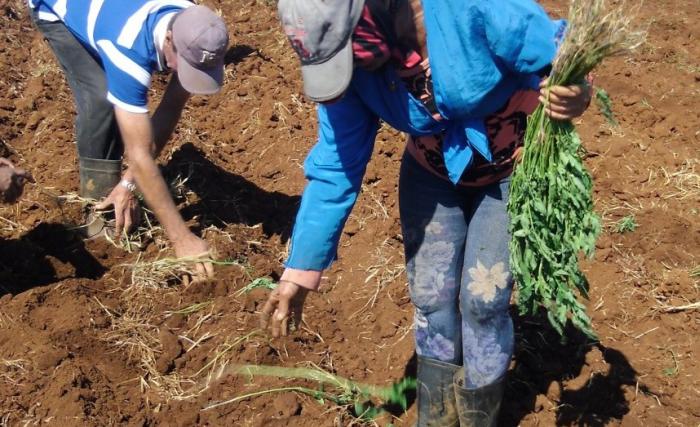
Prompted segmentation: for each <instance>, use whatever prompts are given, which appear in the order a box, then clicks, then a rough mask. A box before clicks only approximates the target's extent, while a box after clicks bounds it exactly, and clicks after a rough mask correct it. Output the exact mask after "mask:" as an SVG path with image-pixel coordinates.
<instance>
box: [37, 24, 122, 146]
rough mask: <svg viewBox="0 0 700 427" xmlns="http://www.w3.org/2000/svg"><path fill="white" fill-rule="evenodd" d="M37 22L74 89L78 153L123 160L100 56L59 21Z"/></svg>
mask: <svg viewBox="0 0 700 427" xmlns="http://www.w3.org/2000/svg"><path fill="white" fill-rule="evenodd" d="M32 19H33V20H34V24H35V25H36V26H37V28H38V29H39V31H41V33H42V34H43V36H44V38H46V40H47V41H48V42H49V46H50V47H51V50H53V53H54V54H55V55H56V58H57V59H58V62H59V64H61V68H63V71H64V73H65V76H66V80H67V81H68V85H69V86H70V88H71V91H72V92H73V98H74V99H75V109H76V110H77V112H78V115H77V117H76V119H75V136H76V140H77V142H78V144H77V145H78V155H79V156H80V157H85V158H88V159H98V160H121V158H122V154H123V152H124V147H123V144H122V140H121V135H120V133H119V128H118V127H117V121H116V119H115V117H114V106H113V105H112V104H111V103H110V102H109V101H108V100H107V81H106V79H105V72H104V69H102V65H100V62H99V60H98V59H97V58H95V57H93V56H92V55H91V54H90V52H89V51H88V50H87V49H86V48H85V47H84V46H83V45H82V44H80V42H79V41H78V39H76V38H75V36H74V35H73V33H71V32H70V31H69V30H68V28H66V26H65V25H64V24H63V23H62V22H60V21H56V22H49V21H44V20H41V19H38V17H37V16H36V14H35V13H34V14H33V16H32Z"/></svg>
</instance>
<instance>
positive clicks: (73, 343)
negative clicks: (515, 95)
mask: <svg viewBox="0 0 700 427" xmlns="http://www.w3.org/2000/svg"><path fill="white" fill-rule="evenodd" d="M209 4H210V5H211V6H213V7H214V8H216V9H218V10H220V11H221V12H222V14H223V16H225V19H226V21H227V22H228V24H229V26H230V29H231V32H232V48H231V50H230V52H229V54H228V56H227V62H228V65H227V77H228V78H227V81H226V84H225V86H224V89H223V91H222V93H221V94H218V95H216V96H213V97H210V98H198V97H197V98H194V99H192V101H191V102H190V103H189V105H188V108H187V110H186V112H185V113H184V115H183V120H182V122H181V124H180V126H179V127H178V130H177V134H176V135H175V137H174V138H173V141H172V142H171V144H170V145H169V146H168V148H167V149H166V152H165V153H164V154H163V155H162V158H161V159H160V160H161V164H162V165H163V170H164V173H165V175H166V176H167V177H168V179H169V181H171V182H172V186H173V189H174V192H175V193H176V196H177V201H178V203H179V206H180V208H181V212H182V214H183V215H184V217H185V218H186V220H187V221H188V222H189V224H190V225H191V227H192V228H193V229H194V230H197V232H200V233H202V234H203V235H204V236H205V237H206V238H207V240H208V241H209V242H210V243H211V244H212V245H214V246H215V247H216V250H217V255H218V258H220V259H226V260H229V263H228V265H224V266H220V267H219V269H218V274H217V278H216V280H214V281H211V282H206V283H200V284H195V285H190V286H187V287H185V286H182V285H177V284H172V283H171V284H170V285H168V286H157V287H153V288H143V287H142V288H139V287H135V286H134V285H133V284H132V279H133V278H132V273H133V272H134V271H133V268H132V266H133V265H134V263H136V262H137V260H138V262H139V263H141V265H143V263H147V262H151V261H153V260H156V259H159V258H164V257H167V256H168V255H171V252H170V251H169V248H168V247H167V242H166V241H165V239H164V237H163V234H162V231H161V230H160V229H159V228H158V227H157V225H156V224H153V227H151V228H150V229H147V228H144V229H142V235H141V237H140V239H139V240H138V241H137V242H134V243H133V244H131V245H130V246H124V245H122V246H119V245H113V244H111V243H109V242H106V241H89V242H83V241H81V240H79V239H77V238H76V236H75V235H74V232H73V231H72V229H71V227H72V226H71V224H77V223H78V222H79V219H80V217H81V203H80V201H79V200H77V199H76V197H75V194H76V191H77V184H78V174H77V164H76V163H77V162H76V157H75V152H76V150H75V146H74V143H73V133H72V128H73V124H72V120H73V115H74V108H73V103H72V98H71V94H70V91H69V88H68V87H67V85H66V83H65V81H64V79H63V76H62V73H61V70H60V69H59V68H58V66H57V63H56V62H55V60H54V58H53V56H52V54H51V52H50V50H49V49H48V47H47V45H46V44H45V42H44V41H43V40H42V38H41V37H40V36H39V34H38V32H37V31H35V29H34V28H33V27H32V25H31V23H30V21H29V19H28V16H27V11H26V7H25V5H24V3H23V2H21V1H20V0H0V22H1V26H2V31H0V140H1V141H2V143H3V147H2V148H1V149H2V151H3V152H2V153H0V154H2V155H5V156H7V157H9V158H11V159H12V160H13V161H15V162H16V163H17V164H19V165H21V166H23V167H26V168H28V169H30V170H31V171H32V172H33V173H34V176H35V178H36V180H37V184H35V185H33V186H31V187H29V188H28V191H27V193H26V195H25V197H24V198H23V200H22V201H21V202H20V203H19V204H17V205H15V206H7V207H2V208H0V426H1V425H8V426H15V425H23V426H24V425H39V424H46V425H56V426H64V425H65V426H78V425H88V426H92V425H94V426H104V425H181V426H186V425H187V426H189V425H212V426H234V425H235V426H248V425H250V426H253V425H255V426H259V425H280V426H338V425H352V424H353V423H355V424H358V423H359V421H357V420H356V419H355V418H353V416H352V410H351V408H349V407H344V406H338V405H335V404H333V403H332V402H329V401H328V400H325V401H324V402H319V401H318V400H317V399H314V398H312V397H310V396H308V395H305V394H299V393H294V392H287V393H264V394H261V395H256V396H250V397H247V398H244V399H241V400H239V401H237V402H234V403H229V404H225V405H221V406H218V407H216V408H212V409H207V407H208V406H210V405H212V404H215V403H217V402H222V401H226V400H228V399H232V398H234V397H236V396H243V395H246V394H250V393H256V392H258V391H263V390H269V389H273V388H283V387H291V386H299V385H304V386H308V387H315V386H314V385H313V384H310V383H306V382H303V381H292V380H282V379H275V378H272V377H258V376H256V377H253V378H251V377H249V376H245V375H243V376H241V375H234V374H233V371H232V367H233V366H234V365H235V364H241V363H250V364H265V365H278V366H286V367H312V366H314V365H315V366H318V367H321V368H323V369H325V370H327V371H329V372H332V373H335V374H337V375H341V376H344V377H347V378H352V379H353V380H356V381H360V382H365V383H371V384H378V385H389V384H390V383H391V382H393V381H396V380H398V379H400V378H402V377H404V376H405V375H415V358H414V348H413V336H412V332H411V325H412V306H411V303H410V300H409V298H408V293H407V287H406V278H405V275H404V273H403V255H402V238H401V234H400V227H399V222H398V209H397V201H396V193H397V192H396V184H397V176H398V165H399V162H400V158H401V156H402V152H403V138H402V136H401V135H400V134H398V133H396V132H394V131H392V130H391V129H388V128H384V129H382V131H381V133H380V136H379V138H378V139H377V143H376V146H375V149H374V151H375V153H374V156H373V159H372V161H371V163H370V165H369V167H368V171H367V175H366V177H365V181H364V187H363V192H362V194H361V196H360V199H359V202H358V204H357V205H356V207H355V210H354V211H353V214H352V216H351V218H350V220H349V221H348V225H347V226H346V228H345V231H344V233H343V236H342V240H341V247H340V253H339V255H340V260H339V261H338V262H337V263H336V264H335V265H334V267H333V268H332V269H331V270H330V271H328V274H327V277H325V278H324V286H323V287H322V290H321V292H320V293H318V294H314V295H312V296H311V297H310V298H309V300H308V302H307V310H306V313H305V316H306V323H305V325H303V326H302V327H301V328H300V330H299V331H298V332H297V333H296V334H295V335H294V336H292V337H288V338H285V339H278V340H271V339H270V338H269V337H267V336H266V335H265V334H263V333H260V331H259V330H258V329H257V328H258V323H257V322H258V321H257V317H256V314H255V313H256V311H257V310H259V308H260V305H261V303H262V302H263V301H264V299H265V295H266V292H267V291H265V290H263V289H256V290H254V291H252V292H250V293H246V292H243V291H242V288H243V287H244V286H246V285H248V284H250V283H251V282H253V281H254V280H255V279H257V278H270V279H276V278H278V277H279V274H280V273H281V271H282V264H281V262H282V261H283V260H284V258H285V254H286V250H287V243H288V237H289V233H290V228H291V224H292V222H293V218H294V214H295V212H296V209H297V206H298V202H299V194H300V193H301V191H302V189H303V186H304V178H303V170H302V162H303V159H304V157H305V153H306V152H307V151H308V150H309V148H310V147H311V145H312V144H313V141H314V135H315V123H314V108H313V105H312V104H311V103H309V102H308V101H305V100H304V97H303V95H302V93H301V90H300V80H299V71H298V66H297V63H296V58H295V56H294V55H293V52H292V51H291V49H289V47H288V45H287V42H286V40H285V38H284V36H283V35H282V34H281V31H280V30H279V26H278V22H277V20H276V16H275V11H274V7H273V6H274V5H273V4H271V3H270V2H267V1H264V0H260V1H256V0H249V1H219V2H211V1H210V2H209ZM545 6H546V7H547V8H548V10H549V11H550V12H551V13H553V14H555V15H562V14H564V13H565V9H566V6H565V3H564V2H561V1H556V2H555V1H552V0H548V1H546V2H545ZM641 20H642V21H643V22H646V23H647V24H648V25H649V38H648V42H647V43H646V44H645V45H644V46H643V47H642V48H641V49H640V50H639V52H638V53H637V54H635V55H634V56H633V57H630V58H615V59H613V60H611V61H609V62H607V63H606V64H605V65H604V67H602V68H601V69H600V70H599V72H598V73H597V75H596V81H595V83H596V84H597V85H599V86H601V87H603V88H605V89H606V90H607V91H608V92H609V93H610V94H611V97H612V99H613V103H614V111H615V113H616V119H617V120H618V122H619V125H618V126H611V125H610V124H608V123H607V122H606V121H605V119H604V118H603V117H602V116H601V114H599V112H598V111H597V109H596V108H595V107H592V108H591V109H590V110H589V112H588V113H587V114H586V115H585V116H584V117H583V118H582V119H581V120H580V122H579V123H578V125H579V130H580V132H581V135H582V139H583V140H584V144H585V146H586V148H587V150H588V158H587V164H588V167H589V168H590V169H591V171H592V172H593V175H594V178H595V199H596V207H597V210H598V211H599V213H600V214H601V215H602V217H603V220H604V224H605V230H604V232H603V234H602V235H601V237H600V240H599V243H598V250H597V252H596V254H595V257H594V258H593V259H592V260H590V261H586V262H585V270H586V271H587V274H588V277H589V280H590V283H591V295H590V297H591V299H590V302H589V304H588V307H589V311H590V313H591V314H592V317H593V322H594V326H595V329H596V330H597V332H598V334H599V336H600V338H601V341H600V343H597V344H592V343H589V342H587V341H586V340H585V339H584V338H583V337H582V336H580V334H578V333H576V332H575V331H573V330H570V331H567V332H568V333H567V337H568V340H567V341H566V342H561V341H560V340H559V338H558V336H557V335H556V333H554V332H553V331H552V330H551V328H549V327H548V326H547V324H546V322H545V321H543V320H541V319H536V318H522V317H518V316H517V315H516V317H515V318H516V330H517V350H516V354H515V357H514V360H513V363H512V367H511V371H510V373H509V376H508V387H507V391H506V397H505V400H504V404H503V409H502V416H501V425H508V426H510V425H523V426H534V425H553V424H561V425H627V426H635V425H640V426H641V425H645V426H647V425H653V426H672V425H681V426H698V425H700V366H699V362H698V359H699V358H700V340H698V339H697V337H698V333H699V332H700V311H699V310H698V307H697V301H698V300H699V299H700V277H698V275H699V274H700V272H699V271H697V269H698V265H700V225H699V224H700V203H698V202H700V175H699V173H700V109H699V108H698V99H699V98H698V94H699V90H700V64H699V63H698V58H699V57H700V48H699V47H698V44H697V40H699V39H700V26H698V25H697V24H695V23H697V22H699V21H700V3H698V2H697V0H663V1H661V0H659V1H654V2H646V3H645V4H644V8H643V9H642V11H641ZM165 81H166V80H165V77H158V78H156V83H155V85H154V86H155V87H156V90H154V93H153V98H154V99H155V100H157V99H158V95H159V94H160V93H161V89H162V87H163V84H164V82H165ZM630 215H631V216H633V217H634V219H635V222H636V224H637V227H636V229H634V230H633V231H628V232H625V233H621V232H619V231H618V230H617V225H618V224H619V221H620V220H621V219H622V218H625V217H628V216H630ZM693 271H694V273H693ZM258 283H259V281H258ZM693 303H695V305H693ZM514 315H515V312H514ZM409 403H410V404H411V405H410V407H409V409H408V411H407V412H406V413H404V412H402V411H401V410H397V409H396V408H388V409H389V410H388V412H386V413H385V414H384V415H383V416H382V417H380V418H379V419H378V421H377V422H378V423H379V424H380V425H386V424H388V423H393V424H394V425H406V426H408V425H411V423H412V422H413V421H415V405H414V404H413V403H414V402H413V396H409Z"/></svg>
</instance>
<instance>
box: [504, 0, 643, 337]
mask: <svg viewBox="0 0 700 427" xmlns="http://www.w3.org/2000/svg"><path fill="white" fill-rule="evenodd" d="M605 3H606V2H605V0H572V2H571V7H570V10H569V18H568V29H567V33H566V36H565V38H564V40H563V42H562V44H561V46H560V48H559V51H558V53H557V57H556V58H555V60H554V63H553V64H552V73H551V75H550V77H549V79H548V84H549V85H550V86H570V85H577V84H585V83H586V78H587V76H588V74H589V73H590V72H591V71H592V70H593V69H594V68H595V67H596V66H597V65H598V64H600V63H601V62H602V61H603V59H605V58H606V57H609V56H612V55H617V54H621V53H625V52H629V51H630V50H632V49H634V48H636V47H637V46H639V45H640V44H641V43H642V42H643V40H644V32H642V31H636V30H634V29H633V28H632V23H631V19H630V17H629V16H628V15H627V14H628V13H629V8H627V7H626V5H625V4H624V3H618V4H617V5H616V6H615V7H611V8H607V7H606V4H605ZM582 154H583V149H582V146H581V141H580V139H579V137H578V134H577V133H576V129H575V128H574V125H573V124H572V123H571V122H570V121H556V120H552V119H550V118H549V117H548V116H547V115H546V113H545V110H544V106H543V105H540V106H539V107H538V108H537V109H536V110H535V112H534V113H533V114H532V115H531V116H530V117H529V118H528V124H527V130H526V134H525V142H524V150H523V155H522V158H521V161H520V162H519V164H518V165H517V166H516V169H515V172H514V173H513V177H512V181H511V186H510V196H509V197H510V198H509V201H508V212H509V214H510V232H511V235H512V238H511V243H510V263H511V269H512V272H513V276H514V279H515V281H516V282H517V283H518V307H519V311H520V313H521V314H536V313H537V312H539V310H540V309H541V308H544V309H545V310H546V312H547V317H548V319H549V322H550V323H551V324H552V326H553V327H554V328H555V329H556V330H557V331H558V332H559V333H560V334H561V335H563V330H564V326H565V325H566V323H567V322H568V320H569V319H570V320H571V322H572V323H573V325H574V326H576V327H577V328H579V329H580V330H581V331H583V332H584V333H586V334H587V335H588V336H590V337H591V338H595V333H594V332H593V330H592V328H591V321H590V318H589V317H588V315H587V314H586V310H585V306H584V305H583V304H582V303H580V302H579V301H578V298H577V297H578V295H581V296H583V297H585V298H587V297H588V282H587V281H586V277H585V276H584V275H583V273H582V272H581V271H580V269H579V266H578V256H579V254H580V253H581V252H583V253H584V254H586V255H587V256H591V255H592V253H593V250H594V248H595V241H596V237H597V235H598V233H599V232H600V227H601V226H600V219H599V217H598V216H597V215H596V214H595V213H594V211H593V199H592V179H591V176H590V174H589V173H588V171H587V170H586V168H585V166H584V164H583V160H582Z"/></svg>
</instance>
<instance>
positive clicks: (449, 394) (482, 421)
mask: <svg viewBox="0 0 700 427" xmlns="http://www.w3.org/2000/svg"><path fill="white" fill-rule="evenodd" d="M278 9H279V14H280V18H281V20H282V24H283V26H284V30H285V33H286V34H287V36H288V37H289V39H290V41H291V43H292V47H293V48H294V49H295V51H296V52H297V54H298V55H299V57H300V59H301V63H302V67H301V71H302V76H303V78H304V92H305V94H306V96H307V97H309V98H310V99H312V100H314V101H316V102H318V103H319V104H318V110H317V112H318V129H319V137H318V142H317V144H316V145H315V146H314V148H313V149H312V150H311V152H310V153H309V155H308V157H307V159H306V161H305V164H304V167H305V173H306V177H307V179H308V185H307V187H306V189H305V190H304V194H303V197H302V201H301V206H300V208H299V212H298V214H297V218H296V222H295V225H294V232H293V235H292V243H291V250H290V254H289V258H288V259H287V261H286V263H285V266H286V269H285V271H284V273H283V274H282V278H281V280H280V283H279V286H278V287H277V289H276V290H274V291H273V292H272V293H271V294H270V297H269V298H268V301H267V303H266V304H265V306H264V307H263V310H262V313H261V320H262V324H263V327H265V328H267V327H270V328H271V330H272V334H273V336H279V335H280V334H281V335H286V334H287V327H288V324H289V323H290V319H291V320H292V321H294V322H296V323H297V324H298V322H299V320H300V318H301V311H302V308H303V304H304V300H305V298H306V295H307V294H308V292H309V291H310V290H311V291H313V290H316V289H317V288H318V286H319V282H320V279H321V275H322V271H323V270H324V269H326V268H328V267H329V266H330V264H331V263H332V262H333V260H334V259H335V255H336V250H337V246H338V240H339V238H340V234H341V232H342V228H343V225H344V224H345V221H346V220H347V218H348V215H349V214H350V211H351V209H352V206H353V204H354V203H355V200H356V197H357V194H358V192H359V190H360V187H361V183H362V177H363V175H364V172H365V168H366V165H367V162H368V161H369V158H370V156H371V154H372V148H373V144H374V140H375V137H376V134H377V130H378V128H379V121H380V119H381V120H383V121H384V122H386V123H388V124H390V125H391V126H393V127H395V128H396V129H399V130H401V131H404V132H406V133H407V134H408V135H409V138H408V143H407V148H406V153H405V155H404V158H403V162H402V165H401V175H400V182H399V201H400V213H401V222H402V229H403V236H404V244H405V252H406V261H407V273H408V279H409V285H410V293H411V298H412V300H413V303H414V305H415V335H416V351H417V353H418V378H417V379H418V386H419V387H418V426H420V427H422V426H457V425H462V426H492V425H495V423H496V421H497V415H498V409H499V407H500V402H501V398H502V395H503V388H504V375H505V372H506V370H507V368H508V364H509V361H510V358H511V355H512V353H513V325H512V321H511V319H510V317H509V315H508V304H509V300H510V295H511V290H512V285H513V283H512V279H511V275H510V273H509V269H508V241H509V236H508V217H507V213H506V203H507V200H508V184H509V179H510V178H509V177H510V174H511V172H512V168H513V163H514V161H515V159H516V158H517V156H518V154H519V150H520V149H521V146H522V139H523V135H524V130H525V126H526V122H527V115H528V114H529V113H530V112H532V111H533V110H534V109H535V107H536V106H537V104H538V102H544V103H545V105H546V111H547V113H548V114H549V115H550V116H551V117H552V118H554V119H562V120H569V119H571V118H573V117H577V116H579V115H581V114H582V113H583V112H584V111H585V109H586V108H587V106H588V103H589V101H590V93H589V91H588V90H585V89H584V88H583V87H581V86H571V87H553V88H548V89H547V90H546V91H545V90H542V92H540V90H539V88H538V86H539V85H540V82H541V81H542V79H543V78H544V77H546V74H547V73H548V70H549V68H550V67H549V65H550V63H551V61H552V59H553V57H554V54H555V52H556V40H557V39H558V38H560V37H561V34H562V32H563V30H562V29H563V26H562V24H561V23H558V22H554V21H552V20H550V19H549V17H548V16H547V15H546V13H545V12H544V11H543V10H542V9H541V8H540V7H539V6H538V5H537V4H536V3H535V2H534V1H533V0H499V1H497V2H496V1H493V2H490V1H487V0H478V1H477V0H423V2H422V4H421V2H420V1H418V0H365V1H361V0H360V1H358V0H280V1H279V3H278ZM426 33H427V39H426ZM545 98H546V99H545Z"/></svg>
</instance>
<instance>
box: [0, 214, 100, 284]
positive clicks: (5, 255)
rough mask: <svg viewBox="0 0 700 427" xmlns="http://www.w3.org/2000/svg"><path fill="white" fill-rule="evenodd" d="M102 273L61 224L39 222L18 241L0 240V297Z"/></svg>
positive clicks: (79, 242)
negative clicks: (72, 278) (68, 278)
mask: <svg viewBox="0 0 700 427" xmlns="http://www.w3.org/2000/svg"><path fill="white" fill-rule="evenodd" d="M105 271H106V269H105V268H104V267H103V266H102V264H100V263H99V262H98V261H97V259H95V257H93V256H92V255H91V254H90V252H88V251H87V249H86V248H85V243H84V242H83V240H82V239H80V237H79V236H77V235H76V233H75V232H74V231H72V230H70V229H68V228H66V226H65V225H63V224H51V223H42V224H39V225H38V226H36V227H35V228H34V229H32V230H30V231H29V232H27V233H26V234H24V235H22V237H20V238H19V239H16V240H2V241H0V296H2V295H4V294H12V295H17V294H19V293H21V292H24V291H26V290H28V289H31V288H33V287H37V286H44V285H48V284H51V283H54V282H57V281H59V280H63V279H65V278H67V277H76V278H88V279H97V278H99V277H100V276H102V274H104V272H105Z"/></svg>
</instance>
